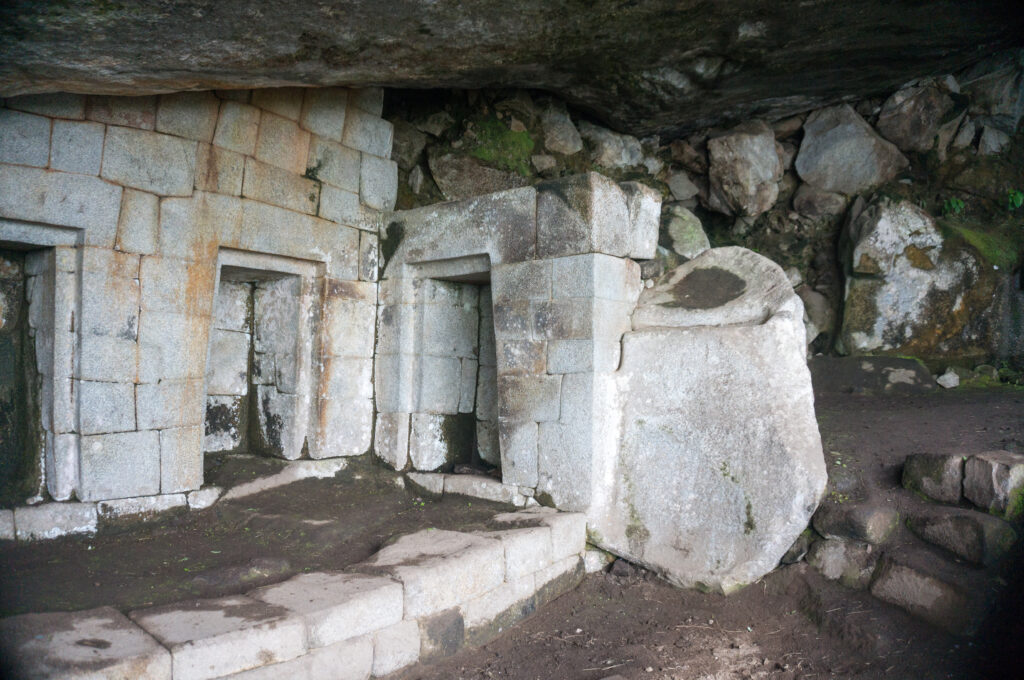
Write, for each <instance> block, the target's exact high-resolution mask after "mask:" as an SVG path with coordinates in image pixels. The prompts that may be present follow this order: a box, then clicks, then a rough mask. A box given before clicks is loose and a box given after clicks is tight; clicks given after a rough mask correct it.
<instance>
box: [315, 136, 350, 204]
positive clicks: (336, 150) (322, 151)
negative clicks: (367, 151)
mask: <svg viewBox="0 0 1024 680" xmlns="http://www.w3.org/2000/svg"><path fill="white" fill-rule="evenodd" d="M359 160H360V158H359V152H358V151H356V150H355V149H350V148H348V147H345V146H342V145H341V144H338V143H337V142H332V141H331V140H329V139H323V138H321V137H317V136H315V135H314V136H313V138H312V140H311V141H310V144H309V160H308V161H307V164H308V165H309V172H308V173H306V174H307V176H308V177H315V178H316V179H318V180H320V181H321V182H323V183H325V184H330V185H332V186H335V187H337V188H339V189H344V190H345V191H347V192H350V193H355V194H358V193H359ZM324 193H327V192H324Z"/></svg>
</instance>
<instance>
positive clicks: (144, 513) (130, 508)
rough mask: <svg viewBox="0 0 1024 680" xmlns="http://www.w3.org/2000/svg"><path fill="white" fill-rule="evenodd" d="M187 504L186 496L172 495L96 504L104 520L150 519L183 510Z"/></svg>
mask: <svg viewBox="0 0 1024 680" xmlns="http://www.w3.org/2000/svg"><path fill="white" fill-rule="evenodd" d="M185 504H186V500H185V494H183V493H172V494H161V495H159V496H138V497H136V498H118V499H116V500H112V501H100V502H99V503H97V504H96V511H97V513H98V514H99V517H100V519H104V520H110V519H118V518H121V517H149V516H152V515H156V514H158V513H161V512H164V511H166V510H171V509H173V508H183V507H185Z"/></svg>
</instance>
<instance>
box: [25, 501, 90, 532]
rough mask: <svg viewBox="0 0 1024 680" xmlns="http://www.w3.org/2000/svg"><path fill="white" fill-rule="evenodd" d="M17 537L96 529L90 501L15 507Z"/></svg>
mask: <svg viewBox="0 0 1024 680" xmlns="http://www.w3.org/2000/svg"><path fill="white" fill-rule="evenodd" d="M14 526H15V529H16V532H17V538H18V540H19V541H32V540H36V539H48V538H57V537H58V536H66V535H68V534H93V533H96V506H95V505H94V504H93V503H41V504H39V505H29V506H22V507H17V508H15V509H14Z"/></svg>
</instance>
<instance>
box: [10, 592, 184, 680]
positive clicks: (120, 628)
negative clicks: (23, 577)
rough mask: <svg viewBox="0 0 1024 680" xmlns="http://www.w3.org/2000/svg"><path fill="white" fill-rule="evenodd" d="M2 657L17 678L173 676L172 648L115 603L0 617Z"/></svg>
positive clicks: (142, 679)
mask: <svg viewBox="0 0 1024 680" xmlns="http://www.w3.org/2000/svg"><path fill="white" fill-rule="evenodd" d="M0 657H2V658H3V659H4V662H3V667H4V668H5V669H6V670H8V671H10V672H12V673H14V675H13V676H12V677H17V678H54V679H56V678H62V679H63V680H124V679H127V678H131V679H132V680H170V679H171V655H170V653H169V652H168V651H167V650H166V649H164V648H163V647H161V646H160V645H159V644H157V642H156V640H154V639H153V638H152V637H150V636H149V635H147V634H146V633H145V631H143V630H142V629H141V628H139V627H138V626H136V625H135V624H133V623H132V622H131V621H129V620H128V619H127V618H125V616H124V615H123V614H121V613H120V612H118V611H117V610H116V609H114V608H112V607H100V608H99V609H90V610H88V611H82V612H54V613H49V614H23V615H21V616H14V617H11V618H8V619H3V620H0ZM175 677H177V676H175Z"/></svg>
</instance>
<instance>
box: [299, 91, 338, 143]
mask: <svg viewBox="0 0 1024 680" xmlns="http://www.w3.org/2000/svg"><path fill="white" fill-rule="evenodd" d="M347 101H348V91H347V90H344V89H341V88H334V87H331V88H319V87H318V88H309V89H307V90H306V92H305V98H304V100H303V102H302V114H301V115H300V117H299V123H300V124H301V125H302V127H304V128H306V129H307V130H309V131H310V132H312V133H313V134H316V135H320V136H321V137H326V138H327V139H332V140H334V141H336V142H340V141H341V135H342V133H343V132H344V130H345V105H346V103H347Z"/></svg>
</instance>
